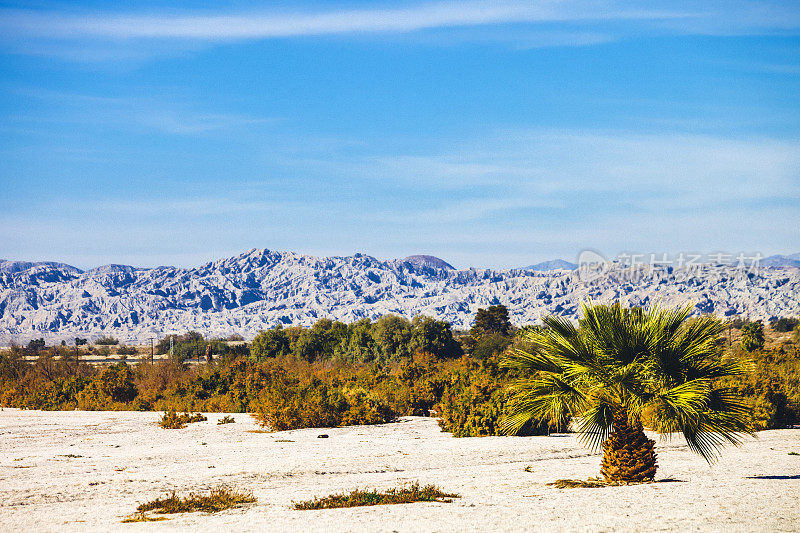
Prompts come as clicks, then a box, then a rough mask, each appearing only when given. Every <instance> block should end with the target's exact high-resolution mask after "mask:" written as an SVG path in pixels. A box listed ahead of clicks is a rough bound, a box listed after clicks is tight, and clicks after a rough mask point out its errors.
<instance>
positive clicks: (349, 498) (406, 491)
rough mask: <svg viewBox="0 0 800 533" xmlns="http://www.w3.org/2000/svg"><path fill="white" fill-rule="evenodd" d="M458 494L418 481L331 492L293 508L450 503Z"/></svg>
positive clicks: (295, 503) (310, 508) (312, 508)
mask: <svg viewBox="0 0 800 533" xmlns="http://www.w3.org/2000/svg"><path fill="white" fill-rule="evenodd" d="M460 497H461V496H459V495H458V494H450V493H447V492H443V491H442V490H441V489H440V488H439V487H437V486H436V485H425V486H424V487H420V486H419V483H418V482H414V483H412V484H411V485H408V486H404V487H402V488H399V489H389V490H387V491H385V492H378V491H377V490H359V489H356V490H354V491H352V492H348V493H342V494H332V495H330V496H326V497H324V498H314V499H313V500H306V501H302V502H294V508H295V509H298V510H301V511H308V510H314V509H338V508H342V507H360V506H365V505H389V504H399V503H413V502H441V503H450V502H452V501H453V498H460Z"/></svg>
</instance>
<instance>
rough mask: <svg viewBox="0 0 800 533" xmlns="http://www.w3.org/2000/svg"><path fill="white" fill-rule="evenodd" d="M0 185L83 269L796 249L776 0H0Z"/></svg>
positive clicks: (18, 211)
mask: <svg viewBox="0 0 800 533" xmlns="http://www.w3.org/2000/svg"><path fill="white" fill-rule="evenodd" d="M209 5H213V6H215V7H209ZM0 187H1V188H0V190H2V194H1V195H0V257H2V258H5V259H24V260H58V261H64V262H67V263H70V264H74V265H76V266H79V267H83V268H88V267H92V266H96V265H100V264H105V263H127V264H134V265H137V266H156V265H160V264H174V265H179V266H196V265H198V264H200V263H202V262H204V261H208V260H213V259H217V258H221V257H225V256H228V255H233V254H236V253H240V252H242V251H244V250H247V249H249V248H254V247H258V248H270V249H276V250H293V251H299V252H305V253H311V254H315V255H349V254H352V253H355V252H363V253H368V254H371V255H375V256H377V257H380V258H391V257H404V256H406V255H410V254H414V253H428V254H433V255H437V256H440V257H442V258H444V259H446V260H448V261H449V262H451V263H452V264H454V265H456V266H458V267H467V266H478V267H513V266H523V265H526V264H530V263H533V262H537V261H540V260H545V259H551V258H555V257H563V258H565V259H572V260H574V259H575V257H576V255H577V254H578V252H579V251H580V250H582V249H584V248H592V249H597V250H600V251H602V252H604V253H605V254H606V255H609V256H611V255H615V254H617V253H620V252H623V251H628V252H631V251H635V252H672V253H677V252H681V251H702V252H713V251H728V252H732V253H736V252H741V251H745V252H761V253H763V254H765V255H769V254H772V253H784V252H786V253H791V252H797V251H800V3H797V2H793V1H787V2H763V1H758V2H755V1H754V2H746V1H739V0H730V1H725V2H722V1H719V2H715V1H703V2H700V1H697V2H666V1H665V2H658V1H650V2H641V3H637V2H609V1H602V0H597V1H592V0H575V1H566V0H565V1H544V2H535V1H527V2H505V1H493V2H470V1H465V2H430V1H418V2H402V3H401V2H375V1H373V2H333V1H325V2H309V3H306V2H272V3H261V2H258V3H255V2H238V1H233V2H225V3H213V4H204V3H199V2H170V3H169V4H167V5H165V4H160V3H157V2H147V1H145V2H136V3H130V5H127V4H121V3H119V2H101V1H97V2H83V3H78V2H63V1H62V2H48V1H39V2H25V3H19V2H0Z"/></svg>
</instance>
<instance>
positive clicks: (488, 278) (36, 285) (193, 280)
mask: <svg viewBox="0 0 800 533" xmlns="http://www.w3.org/2000/svg"><path fill="white" fill-rule="evenodd" d="M773 257H778V258H782V259H775V260H774V263H773V265H774V266H772V267H769V268H761V269H758V270H757V271H755V272H744V271H742V270H739V269H737V268H736V267H734V266H733V265H729V266H720V265H703V266H701V267H699V268H697V269H696V270H694V271H692V272H690V273H689V272H686V271H682V270H678V269H672V268H671V267H651V266H641V267H637V268H636V269H635V270H632V269H631V268H630V267H625V266H623V265H620V264H614V263H608V264H607V265H606V266H605V267H604V268H603V269H602V270H601V271H599V272H592V273H587V272H584V271H582V270H581V269H577V270H576V269H573V268H570V266H572V267H574V266H575V265H572V264H571V263H567V262H562V261H560V260H557V261H553V262H546V263H542V264H539V265H532V266H531V267H528V268H520V269H507V270H492V269H477V268H469V269H463V270H458V269H455V268H453V267H452V266H451V265H450V264H448V263H447V262H445V261H443V260H441V259H438V258H436V257H433V256H424V255H418V256H410V257H408V258H405V259H395V260H388V261H382V260H379V259H376V258H374V257H371V256H368V255H364V254H355V255H352V256H347V257H314V256H310V255H303V254H298V253H294V252H276V251H271V250H266V249H253V250H250V251H248V252H246V253H243V254H241V255H238V256H235V257H230V258H227V259H221V260H219V261H214V262H210V263H206V264H204V265H201V266H199V267H196V268H176V267H157V268H136V267H132V266H127V265H106V266H102V267H98V268H93V269H91V270H86V271H82V270H80V269H78V268H75V267H73V266H70V265H66V264H63V263H56V262H44V263H31V262H20V261H2V260H0V341H2V342H11V341H16V342H27V340H29V339H30V338H34V337H36V338H38V337H45V338H46V339H47V340H49V341H53V340H61V339H71V338H72V337H74V336H81V337H89V338H93V337H97V336H100V335H113V336H115V337H118V338H120V339H122V341H123V342H142V343H144V342H147V339H149V338H151V337H160V336H163V335H164V334H167V333H182V332H185V331H187V330H197V331H200V332H202V333H203V334H205V335H211V336H224V335H230V334H233V333H238V334H241V335H244V336H245V337H248V338H249V337H252V336H253V335H255V334H256V333H257V332H258V331H259V330H261V329H264V328H270V327H274V326H275V325H277V324H279V323H280V324H285V325H288V324H305V325H308V324H311V323H313V322H314V321H316V320H317V319H319V318H322V317H328V318H333V319H338V320H342V321H345V322H351V321H354V320H358V319H361V318H370V319H374V318H377V317H379V316H381V315H385V314H387V313H396V314H399V315H402V316H406V317H409V318H411V317H413V316H415V315H417V314H425V315H430V316H434V317H436V318H439V319H444V320H448V321H449V322H451V323H452V324H453V326H454V327H456V328H467V327H469V326H470V325H471V322H472V320H473V318H474V315H475V313H476V311H477V310H478V308H480V307H487V306H490V305H494V304H504V305H506V306H507V307H508V308H509V314H510V317H511V319H512V321H513V322H514V323H515V324H518V325H519V324H526V323H532V322H535V321H537V320H538V319H540V318H541V317H542V316H544V315H547V314H558V315H562V316H565V317H568V318H576V317H577V316H578V313H579V308H580V303H581V302H582V301H585V300H586V299H587V298H592V299H593V300H596V301H600V302H609V301H615V300H621V301H623V302H624V303H626V304H629V305H646V304H648V303H652V302H655V301H660V302H662V303H663V304H665V305H679V304H686V303H688V302H691V303H693V304H694V305H695V311H696V312H698V313H700V312H705V313H715V314H717V315H720V316H732V315H745V316H748V317H750V318H761V319H770V318H772V317H777V316H796V315H798V314H800V269H798V268H795V267H797V266H800V264H794V263H792V262H793V261H798V260H800V256H798V254H794V255H791V256H773ZM769 259H770V260H772V258H769ZM798 262H799V263H800V261H798ZM762 265H764V263H763V262H762ZM587 274H590V275H587Z"/></svg>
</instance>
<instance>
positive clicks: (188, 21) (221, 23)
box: [0, 1, 692, 40]
mask: <svg viewBox="0 0 800 533" xmlns="http://www.w3.org/2000/svg"><path fill="white" fill-rule="evenodd" d="M687 16H692V14H691V13H686V12H681V11H674V10H671V9H644V8H628V7H622V6H620V5H618V4H617V3H616V2H586V1H572V2H555V1H544V2H519V1H516V2H509V1H497V2H474V1H473V2H444V3H441V2H440V3H427V4H420V5H416V6H414V7H409V8H394V9H386V8H384V9H349V10H348V9H340V10H335V11H333V10H332V11H323V12H298V13H282V14H278V13H263V12H262V13H257V12H256V13H241V14H219V15H192V14H185V15H170V16H165V15H144V14H118V13H109V14H103V15H94V16H91V15H88V16H87V15H81V16H75V15H62V14H58V13H40V12H31V11H21V10H6V11H5V12H4V13H3V15H2V19H0V20H2V26H4V27H5V28H6V29H7V30H10V31H13V32H14V33H18V34H19V33H23V34H28V35H39V36H46V37H62V38H63V37H66V38H77V37H102V38H108V39H136V38H149V39H164V38H174V39H203V40H235V39H265V38H275V37H295V36H302V35H331V34H341V33H363V32H380V33H403V32H412V31H418V30H423V29H430V28H447V27H458V26H480V25H487V24H503V23H516V22H566V21H591V20H627V19H634V20H635V19H644V20H665V19H673V18H683V17H687Z"/></svg>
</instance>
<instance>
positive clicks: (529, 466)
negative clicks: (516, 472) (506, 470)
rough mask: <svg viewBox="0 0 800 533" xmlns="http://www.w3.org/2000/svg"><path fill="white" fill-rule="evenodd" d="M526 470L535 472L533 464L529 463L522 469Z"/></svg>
mask: <svg viewBox="0 0 800 533" xmlns="http://www.w3.org/2000/svg"><path fill="white" fill-rule="evenodd" d="M522 470H523V471H525V472H533V465H528V466H526V467H525V468H523V469H522Z"/></svg>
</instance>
